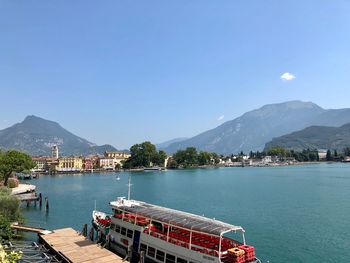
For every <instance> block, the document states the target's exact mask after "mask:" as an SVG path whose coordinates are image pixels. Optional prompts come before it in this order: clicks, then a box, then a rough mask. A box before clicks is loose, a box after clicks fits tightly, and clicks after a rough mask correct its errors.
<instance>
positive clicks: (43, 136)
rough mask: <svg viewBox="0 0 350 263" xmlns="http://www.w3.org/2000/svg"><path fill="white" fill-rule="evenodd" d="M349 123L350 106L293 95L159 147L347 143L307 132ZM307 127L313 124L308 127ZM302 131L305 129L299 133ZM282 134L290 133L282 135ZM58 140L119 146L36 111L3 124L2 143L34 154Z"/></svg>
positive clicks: (77, 147)
mask: <svg viewBox="0 0 350 263" xmlns="http://www.w3.org/2000/svg"><path fill="white" fill-rule="evenodd" d="M347 123H350V109H323V108H322V107H320V106H318V105H316V104H315V103H312V102H303V101H288V102H284V103H277V104H269V105H265V106H263V107H261V108H259V109H256V110H252V111H249V112H246V113H244V114H243V115H242V116H240V117H238V118H235V119H233V120H230V121H227V122H225V123H223V124H222V125H220V126H218V127H216V128H214V129H211V130H208V131H205V132H203V133H201V134H198V135H196V136H194V137H192V138H177V139H174V140H170V141H167V142H164V143H161V144H158V145H157V148H158V149H162V150H165V151H166V152H167V153H170V154H171V153H174V152H176V151H177V150H179V149H184V148H186V147H190V146H193V147H196V148H197V149H198V150H200V151H209V152H216V153H219V154H224V155H228V154H232V153H238V152H240V151H243V152H249V151H261V150H263V149H264V147H265V144H267V147H270V146H271V145H277V144H279V143H281V144H282V145H281V146H287V147H288V148H289V147H292V146H293V147H296V149H301V148H313V146H315V147H316V146H317V148H327V147H330V146H332V145H335V146H336V147H342V144H344V143H345V142H344V141H341V142H340V141H338V142H330V141H325V140H323V139H324V138H325V137H322V136H323V135H322V136H321V135H320V136H321V137H322V138H321V139H319V141H318V142H315V141H312V142H309V139H310V138H309V139H308V140H306V138H307V136H309V135H308V134H313V136H314V135H316V134H318V133H323V132H324V133H325V134H326V135H324V136H327V134H328V135H330V134H332V136H334V134H337V131H336V129H337V128H334V129H333V130H332V128H331V127H339V126H342V125H344V124H347ZM310 126H313V127H310ZM314 126H328V127H323V128H322V127H314ZM308 127H310V128H308ZM344 127H345V128H346V127H347V126H344ZM305 128H308V129H306V130H303V129H305ZM345 128H342V127H340V128H339V129H345ZM301 130H302V131H301ZM297 131H301V133H294V132H297ZM291 133H292V134H291ZM305 134H306V135H305ZM283 135H286V137H282V138H279V137H280V136H283ZM297 136H300V138H301V139H300V142H299V144H298V145H297V144H296V142H292V141H293V140H294V141H295V140H297ZM309 137H310V136H309ZM311 137H312V136H311ZM274 138H275V139H274ZM293 143H294V144H295V145H294V144H293ZM53 145H58V146H59V150H60V154H61V155H88V154H102V153H103V152H104V151H115V150H116V149H115V148H114V147H113V146H112V145H109V144H106V145H101V146H98V145H96V144H94V143H92V142H89V141H88V140H86V139H83V138H81V137H78V136H76V135H74V134H73V133H71V132H69V131H67V130H66V129H64V128H62V127H61V126H60V125H59V124H58V123H56V122H53V121H49V120H45V119H42V118H39V117H36V116H28V117H26V118H25V119H24V121H23V122H21V123H17V124H15V125H13V126H11V127H9V128H6V129H3V130H0V149H18V150H21V151H26V152H28V153H30V154H32V155H50V154H51V147H52V146H53ZM328 145H329V146H328ZM311 146H312V147H311ZM335 146H334V147H335ZM331 148H333V147H331Z"/></svg>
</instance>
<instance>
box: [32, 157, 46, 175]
mask: <svg viewBox="0 0 350 263" xmlns="http://www.w3.org/2000/svg"><path fill="white" fill-rule="evenodd" d="M32 160H33V162H34V163H35V167H34V168H33V169H32V170H33V171H34V172H44V171H48V170H49V165H48V160H47V158H46V157H42V156H33V157H32Z"/></svg>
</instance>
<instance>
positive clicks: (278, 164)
mask: <svg viewBox="0 0 350 263" xmlns="http://www.w3.org/2000/svg"><path fill="white" fill-rule="evenodd" d="M334 163H350V162H336V161H316V162H297V163H292V164H291V163H270V164H265V165H263V164H260V165H259V164H257V165H254V164H252V165H249V164H245V165H242V164H241V163H237V164H234V165H202V166H194V167H181V168H166V169H162V170H161V171H166V170H187V169H217V168H246V167H259V168H264V167H285V166H300V165H307V164H334ZM120 172H149V171H144V168H134V169H120V170H103V169H94V170H93V171H91V170H83V171H64V172H63V171H57V172H55V173H49V172H36V174H38V175H40V176H42V175H75V174H94V173H102V174H103V173H106V174H107V173H120Z"/></svg>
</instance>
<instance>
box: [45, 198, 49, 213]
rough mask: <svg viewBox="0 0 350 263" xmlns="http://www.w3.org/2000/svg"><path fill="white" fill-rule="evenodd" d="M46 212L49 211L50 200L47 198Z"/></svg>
mask: <svg viewBox="0 0 350 263" xmlns="http://www.w3.org/2000/svg"><path fill="white" fill-rule="evenodd" d="M45 210H46V211H49V198H48V197H45Z"/></svg>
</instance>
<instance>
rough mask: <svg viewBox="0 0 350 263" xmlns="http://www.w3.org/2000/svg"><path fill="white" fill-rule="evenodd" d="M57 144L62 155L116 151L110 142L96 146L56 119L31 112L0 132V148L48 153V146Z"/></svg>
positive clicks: (39, 153) (34, 153)
mask: <svg viewBox="0 0 350 263" xmlns="http://www.w3.org/2000/svg"><path fill="white" fill-rule="evenodd" d="M53 145H58V146H59V150H60V153H61V154H62V155H71V154H75V155H81V154H82V155H85V154H100V153H103V151H105V150H109V151H113V150H116V149H115V148H114V147H113V146H111V145H103V146H96V145H95V144H94V143H91V142H89V141H87V140H85V139H83V138H81V137H78V136H76V135H74V134H73V133H71V132H69V131H67V130H66V129H64V128H62V127H61V125H59V124H58V123H57V122H53V121H50V120H46V119H43V118H40V117H37V116H35V115H29V116H27V117H26V118H25V119H24V120H23V121H22V122H20V123H17V124H15V125H13V126H11V127H9V128H6V129H4V130H1V131H0V148H4V149H18V150H21V151H26V152H28V153H30V154H33V155H50V154H51V147H52V146H53Z"/></svg>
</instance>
